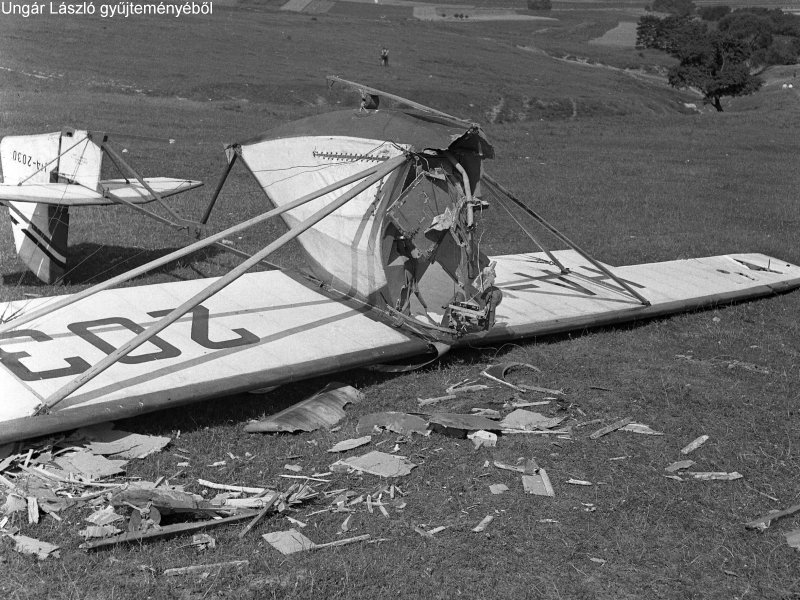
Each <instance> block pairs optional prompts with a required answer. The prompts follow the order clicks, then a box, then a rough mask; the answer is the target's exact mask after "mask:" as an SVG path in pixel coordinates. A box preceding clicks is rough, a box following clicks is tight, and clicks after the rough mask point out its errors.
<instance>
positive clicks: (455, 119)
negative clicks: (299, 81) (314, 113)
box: [325, 75, 475, 127]
mask: <svg viewBox="0 0 800 600" xmlns="http://www.w3.org/2000/svg"><path fill="white" fill-rule="evenodd" d="M325 79H327V80H328V82H329V84H331V85H332V84H333V83H334V82H337V83H343V84H345V85H349V86H350V87H352V88H355V89H357V90H359V91H360V92H362V93H363V92H366V93H367V94H374V95H376V96H385V97H387V98H390V99H391V100H396V101H397V102H401V103H403V104H405V105H407V106H410V107H411V108H416V109H418V110H422V111H425V112H429V113H433V114H435V115H439V116H440V117H444V118H445V119H449V120H450V121H452V122H453V123H454V124H456V125H459V126H466V127H474V126H475V123H473V122H472V121H467V120H466V119H459V118H458V117H454V116H453V115H449V114H447V113H446V112H442V111H441V110H436V109H435V108H431V107H430V106H425V105H424V104H420V103H419V102H414V101H413V100H409V99H408V98H403V97H402V96H397V95H395V94H390V93H388V92H384V91H382V90H379V89H376V88H373V87H369V86H366V85H361V84H360V83H356V82H355V81H348V80H347V79H342V78H341V77H337V76H336V75H328V76H327V77H326V78H325Z"/></svg>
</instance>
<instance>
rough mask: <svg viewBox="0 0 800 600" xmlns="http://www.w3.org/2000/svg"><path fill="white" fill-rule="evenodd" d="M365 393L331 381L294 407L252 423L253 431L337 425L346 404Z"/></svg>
mask: <svg viewBox="0 0 800 600" xmlns="http://www.w3.org/2000/svg"><path fill="white" fill-rule="evenodd" d="M363 398H364V395H363V394H362V393H361V392H359V391H358V390H357V389H355V388H354V387H351V386H349V385H343V384H341V383H331V384H329V385H328V386H326V387H325V389H323V390H322V391H321V392H320V393H318V394H316V395H314V396H311V397H310V398H307V399H305V400H303V401H301V402H299V403H297V404H295V405H294V406H290V407H289V408H286V409H284V410H282V411H280V412H278V413H276V414H274V415H272V416H270V417H267V418H265V419H262V420H261V421H257V422H254V423H249V424H248V425H247V426H246V427H245V429H244V430H245V431H247V432H249V433H277V432H281V431H283V432H289V433H291V432H294V431H314V430H316V429H319V428H320V427H333V426H334V425H335V424H336V423H338V422H339V421H341V420H342V419H343V418H344V415H345V413H344V407H345V405H347V404H349V403H351V402H358V401H360V400H362V399H363Z"/></svg>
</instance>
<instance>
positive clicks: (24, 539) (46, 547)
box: [6, 534, 60, 560]
mask: <svg viewBox="0 0 800 600" xmlns="http://www.w3.org/2000/svg"><path fill="white" fill-rule="evenodd" d="M6 535H7V536H8V538H9V539H11V540H13V542H14V544H15V545H14V550H15V551H16V552H19V553H20V554H33V555H34V556H35V557H36V558H38V559H39V560H44V559H46V558H48V557H50V556H53V557H55V558H60V553H59V547H58V546H56V545H54V544H48V543H47V542H42V541H41V540H37V539H35V538H32V537H28V536H27V535H20V534H6Z"/></svg>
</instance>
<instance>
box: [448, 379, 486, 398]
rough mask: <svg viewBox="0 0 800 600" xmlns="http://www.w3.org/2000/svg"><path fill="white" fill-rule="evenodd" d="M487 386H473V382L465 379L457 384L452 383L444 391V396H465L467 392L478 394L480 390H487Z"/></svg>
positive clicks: (480, 384) (479, 384)
mask: <svg viewBox="0 0 800 600" xmlns="http://www.w3.org/2000/svg"><path fill="white" fill-rule="evenodd" d="M488 389H489V386H488V385H483V384H482V383H478V384H475V383H474V381H472V380H470V379H465V380H464V381H459V382H458V383H454V384H453V385H451V386H450V387H449V388H447V389H446V390H445V394H447V395H448V396H452V395H453V394H465V393H468V392H480V391H482V390H488Z"/></svg>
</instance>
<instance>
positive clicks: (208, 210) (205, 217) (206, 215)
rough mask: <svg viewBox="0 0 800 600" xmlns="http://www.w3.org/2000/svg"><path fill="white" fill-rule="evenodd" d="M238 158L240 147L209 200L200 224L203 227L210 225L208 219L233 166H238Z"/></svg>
mask: <svg viewBox="0 0 800 600" xmlns="http://www.w3.org/2000/svg"><path fill="white" fill-rule="evenodd" d="M237 158H239V152H238V147H237V148H235V149H234V152H233V156H231V159H230V160H229V161H228V166H227V167H226V168H225V171H224V172H223V173H222V177H220V178H219V182H218V183H217V188H216V189H215V190H214V194H213V195H212V196H211V200H209V202H208V206H206V210H205V212H204V213H203V218H202V219H200V223H201V224H202V225H205V224H206V223H208V219H209V217H210V216H211V211H212V210H213V209H214V205H215V204H216V203H217V198H218V197H219V193H220V192H221V191H222V186H223V185H225V181H227V179H228V175H230V173H231V169H233V165H234V164H236V159H237Z"/></svg>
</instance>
